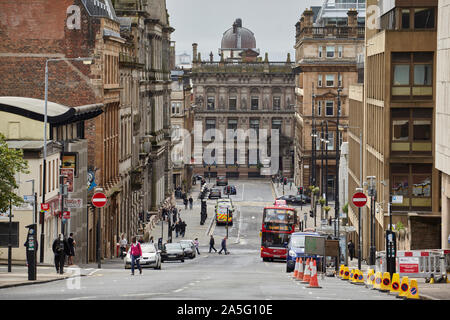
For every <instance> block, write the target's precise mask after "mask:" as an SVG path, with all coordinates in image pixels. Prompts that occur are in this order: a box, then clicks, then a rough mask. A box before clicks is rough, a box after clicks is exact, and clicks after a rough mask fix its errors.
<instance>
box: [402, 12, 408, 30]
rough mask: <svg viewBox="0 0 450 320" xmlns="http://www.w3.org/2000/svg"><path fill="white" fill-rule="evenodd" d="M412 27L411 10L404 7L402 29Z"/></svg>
mask: <svg viewBox="0 0 450 320" xmlns="http://www.w3.org/2000/svg"><path fill="white" fill-rule="evenodd" d="M409 28H410V10H409V9H402V29H409Z"/></svg>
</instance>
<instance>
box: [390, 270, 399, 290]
mask: <svg viewBox="0 0 450 320" xmlns="http://www.w3.org/2000/svg"><path fill="white" fill-rule="evenodd" d="M399 293H400V275H399V274H398V273H394V274H393V275H392V283H391V289H390V290H389V294H395V295H397V294H399Z"/></svg>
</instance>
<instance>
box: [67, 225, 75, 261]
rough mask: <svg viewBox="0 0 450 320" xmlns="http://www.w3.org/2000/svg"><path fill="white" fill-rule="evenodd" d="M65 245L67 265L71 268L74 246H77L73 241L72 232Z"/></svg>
mask: <svg viewBox="0 0 450 320" xmlns="http://www.w3.org/2000/svg"><path fill="white" fill-rule="evenodd" d="M67 244H68V246H69V258H68V261H67V264H68V265H69V266H71V265H73V257H75V246H76V245H77V243H76V242H75V239H74V238H73V232H71V233H70V235H69V239H67Z"/></svg>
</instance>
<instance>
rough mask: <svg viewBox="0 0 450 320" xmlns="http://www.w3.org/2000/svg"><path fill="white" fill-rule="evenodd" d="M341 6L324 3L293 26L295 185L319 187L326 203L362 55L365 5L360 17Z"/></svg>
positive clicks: (331, 193) (333, 183) (332, 190)
mask: <svg viewBox="0 0 450 320" xmlns="http://www.w3.org/2000/svg"><path fill="white" fill-rule="evenodd" d="M344 2H345V1H344ZM340 5H341V6H340V7H339V10H336V7H335V6H334V5H332V4H331V3H329V1H324V5H323V6H322V7H321V8H320V9H319V10H318V11H317V8H312V9H307V10H305V11H304V12H303V14H302V17H301V19H300V21H299V22H298V23H297V24H296V43H295V50H296V58H295V61H296V62H295V72H296V74H297V76H296V89H295V90H296V91H295V93H296V113H295V119H296V121H295V129H296V131H295V136H296V139H295V161H294V163H295V183H296V185H298V186H305V187H306V186H317V187H319V188H320V190H321V196H322V197H324V198H325V199H326V200H327V201H328V200H334V199H335V189H336V182H337V177H336V150H337V145H338V147H340V146H341V144H342V142H343V141H347V126H348V115H349V88H350V85H352V84H354V83H356V82H357V80H358V72H357V57H358V55H361V54H362V52H363V50H364V27H363V26H361V23H360V22H359V21H360V17H364V16H365V9H364V3H361V4H360V5H359V6H358V8H360V10H361V11H360V12H358V11H356V10H354V9H352V8H354V7H355V3H351V4H350V3H347V2H345V3H340ZM313 9H314V10H313ZM338 106H339V108H338ZM338 110H339V111H338ZM338 112H339V116H338ZM338 118H339V120H338ZM338 121H339V130H338V127H337V124H338ZM342 205H344V204H342Z"/></svg>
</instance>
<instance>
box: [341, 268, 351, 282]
mask: <svg viewBox="0 0 450 320" xmlns="http://www.w3.org/2000/svg"><path fill="white" fill-rule="evenodd" d="M349 276H350V272H349V271H348V267H344V276H343V277H342V279H341V280H348V278H349Z"/></svg>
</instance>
